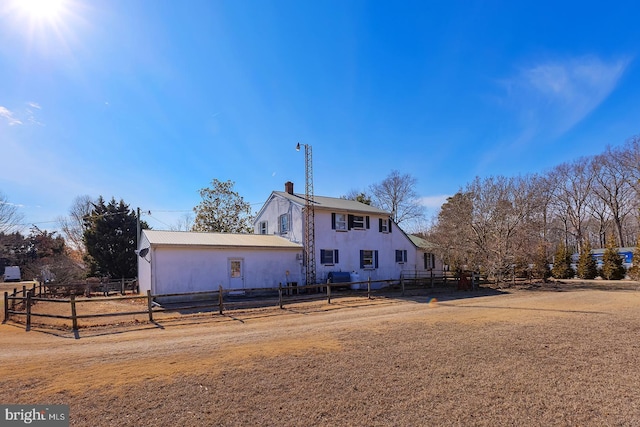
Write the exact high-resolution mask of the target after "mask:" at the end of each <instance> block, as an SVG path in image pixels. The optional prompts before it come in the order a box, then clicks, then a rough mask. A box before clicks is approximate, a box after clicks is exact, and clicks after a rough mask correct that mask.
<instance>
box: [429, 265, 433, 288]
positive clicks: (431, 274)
mask: <svg viewBox="0 0 640 427" xmlns="http://www.w3.org/2000/svg"><path fill="white" fill-rule="evenodd" d="M429 274H430V276H431V289H433V268H432V269H431V271H429Z"/></svg>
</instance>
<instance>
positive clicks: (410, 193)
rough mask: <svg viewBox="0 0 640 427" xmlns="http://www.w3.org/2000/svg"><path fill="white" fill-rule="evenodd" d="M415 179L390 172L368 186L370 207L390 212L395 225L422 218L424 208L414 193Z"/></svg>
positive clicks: (407, 175) (396, 172) (395, 171)
mask: <svg viewBox="0 0 640 427" xmlns="http://www.w3.org/2000/svg"><path fill="white" fill-rule="evenodd" d="M416 182H417V180H416V178H414V177H413V176H411V175H409V174H404V175H401V174H400V172H398V171H397V170H394V171H391V173H390V174H389V176H387V177H386V178H385V179H384V180H383V181H382V182H380V183H378V184H373V185H371V186H370V188H369V189H370V191H371V195H372V199H373V203H372V205H373V206H375V207H378V208H380V209H383V210H385V211H388V212H391V218H392V219H393V221H394V222H395V223H396V224H401V223H403V222H410V221H415V220H420V219H422V218H424V207H423V206H422V205H420V202H419V200H418V194H417V193H416V191H415V186H416Z"/></svg>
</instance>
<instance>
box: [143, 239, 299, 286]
mask: <svg viewBox="0 0 640 427" xmlns="http://www.w3.org/2000/svg"><path fill="white" fill-rule="evenodd" d="M138 255H139V256H138V276H139V277H138V280H139V286H140V291H141V292H146V291H147V290H150V291H151V293H152V294H153V295H158V294H173V293H188V292H206V291H217V290H218V289H219V287H220V286H222V287H223V289H231V290H242V289H249V288H277V287H278V284H279V283H282V284H283V285H284V284H285V283H286V282H287V281H300V280H301V277H300V276H299V271H300V259H301V258H302V245H300V244H299V243H294V242H291V241H290V240H287V239H284V238H282V237H279V236H273V235H271V236H260V235H255V234H231V233H194V232H181V231H156V230H143V231H142V233H141V236H140V243H139V245H138Z"/></svg>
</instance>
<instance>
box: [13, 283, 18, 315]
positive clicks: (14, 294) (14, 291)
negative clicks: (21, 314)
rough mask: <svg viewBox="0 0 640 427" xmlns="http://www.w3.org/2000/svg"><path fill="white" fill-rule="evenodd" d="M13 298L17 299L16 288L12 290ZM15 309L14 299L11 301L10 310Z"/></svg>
mask: <svg viewBox="0 0 640 427" xmlns="http://www.w3.org/2000/svg"><path fill="white" fill-rule="evenodd" d="M13 296H14V297H17V296H18V288H13ZM15 309H16V299H15V298H14V299H12V300H11V310H15Z"/></svg>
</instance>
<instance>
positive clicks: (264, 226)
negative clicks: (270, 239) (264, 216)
mask: <svg viewBox="0 0 640 427" xmlns="http://www.w3.org/2000/svg"><path fill="white" fill-rule="evenodd" d="M258 233H260V234H269V229H268V228H267V221H261V222H260V223H259V224H258Z"/></svg>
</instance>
